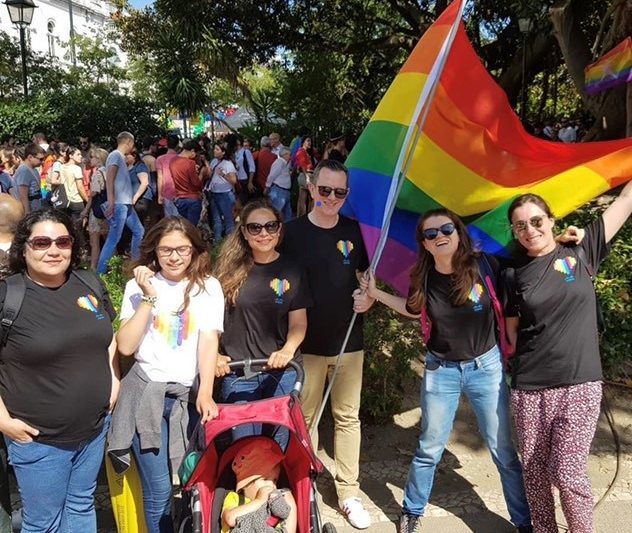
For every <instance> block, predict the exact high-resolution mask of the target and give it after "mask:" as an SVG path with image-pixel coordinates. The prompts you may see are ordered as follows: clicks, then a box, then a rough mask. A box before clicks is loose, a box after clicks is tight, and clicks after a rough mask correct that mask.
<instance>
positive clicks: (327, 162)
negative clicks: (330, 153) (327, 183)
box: [309, 159, 349, 186]
mask: <svg viewBox="0 0 632 533" xmlns="http://www.w3.org/2000/svg"><path fill="white" fill-rule="evenodd" d="M323 168H326V169H328V170H331V171H332V172H344V173H345V178H346V184H347V186H348V185H349V170H347V167H345V166H344V165H343V164H342V163H341V162H340V161H336V160H335V159H324V160H323V161H321V162H320V163H318V165H316V168H315V169H314V173H313V174H312V177H311V178H310V180H309V181H310V182H311V183H313V184H314V185H316V184H317V183H318V175H319V174H320V171H321V170H322V169H323Z"/></svg>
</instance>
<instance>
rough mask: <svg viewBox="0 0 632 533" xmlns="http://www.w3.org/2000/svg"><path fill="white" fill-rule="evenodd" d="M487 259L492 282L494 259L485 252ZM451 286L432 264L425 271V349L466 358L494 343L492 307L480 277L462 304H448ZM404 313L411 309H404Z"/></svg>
mask: <svg viewBox="0 0 632 533" xmlns="http://www.w3.org/2000/svg"><path fill="white" fill-rule="evenodd" d="M487 259H488V262H489V264H490V266H491V268H492V272H493V274H494V279H493V280H492V281H494V282H496V280H497V279H498V272H499V266H498V262H497V261H496V259H495V258H494V257H492V256H489V255H488V256H487ZM453 285H454V280H453V278H452V276H451V275H449V274H441V273H440V272H437V271H436V270H435V269H434V267H433V268H432V269H431V270H430V272H429V273H428V285H427V288H426V290H427V300H426V311H427V313H428V318H429V319H430V320H431V322H432V329H431V331H430V339H429V341H428V350H429V351H430V352H432V353H433V354H434V355H436V356H437V357H440V358H441V359H446V360H448V361H468V360H471V359H474V358H476V357H478V356H479V355H482V354H484V353H486V352H488V351H489V350H491V349H492V348H493V347H494V346H495V345H496V343H497V340H496V322H495V317H494V309H493V307H492V301H491V298H490V296H489V293H488V290H487V286H486V285H485V283H484V282H483V280H482V279H480V277H479V278H478V279H477V281H476V282H475V283H474V285H473V287H472V289H471V291H470V294H469V296H468V299H467V301H466V302H465V303H464V304H463V305H454V304H453V303H452V298H451V294H452V287H453ZM496 285H498V284H497V283H496ZM409 296H410V293H409ZM408 312H409V313H410V312H413V310H411V309H408Z"/></svg>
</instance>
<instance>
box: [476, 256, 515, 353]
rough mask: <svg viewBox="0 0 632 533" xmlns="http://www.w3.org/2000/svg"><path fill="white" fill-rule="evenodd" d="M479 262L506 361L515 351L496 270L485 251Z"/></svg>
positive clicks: (501, 350) (501, 349) (480, 272)
mask: <svg viewBox="0 0 632 533" xmlns="http://www.w3.org/2000/svg"><path fill="white" fill-rule="evenodd" d="M477 262H478V270H479V275H480V276H481V279H482V280H483V283H485V286H486V287H487V292H488V294H489V298H490V300H491V302H492V308H493V310H494V316H495V318H496V327H497V328H498V336H499V337H500V339H499V341H500V352H501V353H502V355H503V359H504V360H505V362H506V361H507V360H508V359H509V354H511V353H513V347H512V346H511V345H510V344H509V340H508V339H507V329H506V327H505V315H504V313H503V308H502V305H500V301H499V300H498V295H497V292H496V283H495V281H494V278H495V277H494V272H493V270H492V267H491V265H490V264H489V260H488V259H487V256H486V255H485V254H484V253H482V254H481V255H479V256H478V259H477Z"/></svg>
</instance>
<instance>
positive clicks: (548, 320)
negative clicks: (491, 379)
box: [506, 218, 609, 390]
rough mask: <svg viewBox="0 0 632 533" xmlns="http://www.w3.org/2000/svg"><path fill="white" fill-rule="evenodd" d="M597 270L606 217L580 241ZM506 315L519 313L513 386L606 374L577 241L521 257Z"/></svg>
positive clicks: (591, 289)
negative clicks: (576, 248)
mask: <svg viewBox="0 0 632 533" xmlns="http://www.w3.org/2000/svg"><path fill="white" fill-rule="evenodd" d="M581 247H582V248H583V249H584V251H585V252H586V258H587V259H588V262H589V263H590V265H591V266H592V268H593V269H594V271H595V272H596V271H597V268H598V267H599V264H600V263H601V261H603V259H604V258H605V257H606V255H607V254H608V251H609V246H608V245H607V244H606V241H605V237H604V224H603V219H602V218H599V219H598V220H596V221H595V222H593V223H592V224H590V225H589V226H587V227H586V236H585V237H584V240H583V241H582V243H581ZM507 292H508V295H509V297H508V303H507V309H506V316H509V317H512V316H513V317H515V316H519V317H520V326H519V331H518V342H517V346H516V366H515V370H514V372H515V374H514V383H513V386H514V387H515V388H517V389H525V390H538V389H544V388H550V387H560V386H564V385H575V384H578V383H586V382H589V381H598V380H601V379H602V373H601V360H600V358H599V341H598V334H597V315H596V307H595V306H596V297H595V290H594V287H593V284H592V281H591V279H590V275H589V273H588V270H587V269H586V267H585V266H584V265H583V264H582V262H581V261H580V259H579V257H578V255H577V252H576V250H575V246H574V245H568V246H564V245H558V246H556V248H555V250H553V251H552V252H551V253H549V254H547V255H545V256H542V257H528V256H524V257H522V258H520V259H519V260H518V261H517V262H516V269H515V274H514V287H513V290H511V289H508V291H507Z"/></svg>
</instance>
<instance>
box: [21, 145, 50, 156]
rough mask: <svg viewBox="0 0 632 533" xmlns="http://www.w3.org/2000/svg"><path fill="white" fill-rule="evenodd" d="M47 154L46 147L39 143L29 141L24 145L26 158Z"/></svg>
mask: <svg viewBox="0 0 632 533" xmlns="http://www.w3.org/2000/svg"><path fill="white" fill-rule="evenodd" d="M45 154H46V150H44V148H42V147H41V146H40V145H39V144H35V143H28V144H27V145H26V146H25V147H24V157H23V159H26V158H27V157H28V156H30V155H31V156H33V157H37V156H38V155H45Z"/></svg>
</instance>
